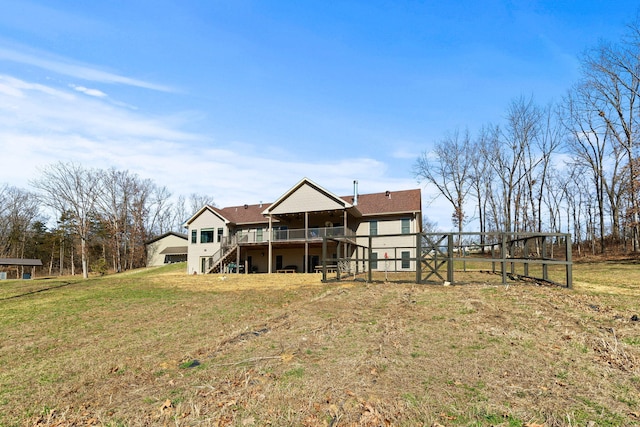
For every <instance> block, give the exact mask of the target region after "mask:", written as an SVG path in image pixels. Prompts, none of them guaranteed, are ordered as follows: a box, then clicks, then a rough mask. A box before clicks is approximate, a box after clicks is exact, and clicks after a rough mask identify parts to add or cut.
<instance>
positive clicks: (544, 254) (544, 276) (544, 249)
mask: <svg viewBox="0 0 640 427" xmlns="http://www.w3.org/2000/svg"><path fill="white" fill-rule="evenodd" d="M545 240H546V236H542V279H543V280H549V266H548V265H547V264H546V263H545V262H544V261H546V259H547V245H546V244H545Z"/></svg>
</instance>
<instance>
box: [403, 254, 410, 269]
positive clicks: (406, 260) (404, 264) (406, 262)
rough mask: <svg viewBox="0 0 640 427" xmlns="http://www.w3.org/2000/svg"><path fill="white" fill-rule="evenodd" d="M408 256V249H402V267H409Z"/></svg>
mask: <svg viewBox="0 0 640 427" xmlns="http://www.w3.org/2000/svg"><path fill="white" fill-rule="evenodd" d="M410 256H411V254H410V253H409V251H402V257H401V258H402V268H411V260H410Z"/></svg>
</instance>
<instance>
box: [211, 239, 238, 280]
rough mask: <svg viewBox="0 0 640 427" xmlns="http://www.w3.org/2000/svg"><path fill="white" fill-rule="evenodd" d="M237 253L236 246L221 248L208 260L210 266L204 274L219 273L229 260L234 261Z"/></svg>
mask: <svg viewBox="0 0 640 427" xmlns="http://www.w3.org/2000/svg"><path fill="white" fill-rule="evenodd" d="M237 252H238V244H237V243H236V244H235V245H232V246H227V247H222V248H220V250H219V251H218V252H216V253H215V254H214V255H213V256H211V258H210V259H209V262H210V264H209V265H210V266H209V268H208V269H207V271H206V274H212V273H221V272H222V268H223V267H224V266H225V265H226V264H228V263H229V262H230V261H231V260H235V259H236V253H237Z"/></svg>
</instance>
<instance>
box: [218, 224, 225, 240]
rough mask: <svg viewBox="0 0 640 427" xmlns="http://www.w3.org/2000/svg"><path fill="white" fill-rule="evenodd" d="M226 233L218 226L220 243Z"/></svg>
mask: <svg viewBox="0 0 640 427" xmlns="http://www.w3.org/2000/svg"><path fill="white" fill-rule="evenodd" d="M223 234H224V229H223V228H218V243H220V242H222V235H223Z"/></svg>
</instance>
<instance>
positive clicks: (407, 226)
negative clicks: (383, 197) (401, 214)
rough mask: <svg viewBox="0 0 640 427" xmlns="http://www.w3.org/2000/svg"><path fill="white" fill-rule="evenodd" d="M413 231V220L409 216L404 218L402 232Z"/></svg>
mask: <svg viewBox="0 0 640 427" xmlns="http://www.w3.org/2000/svg"><path fill="white" fill-rule="evenodd" d="M409 233H411V220H410V219H409V218H402V234H409Z"/></svg>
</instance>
